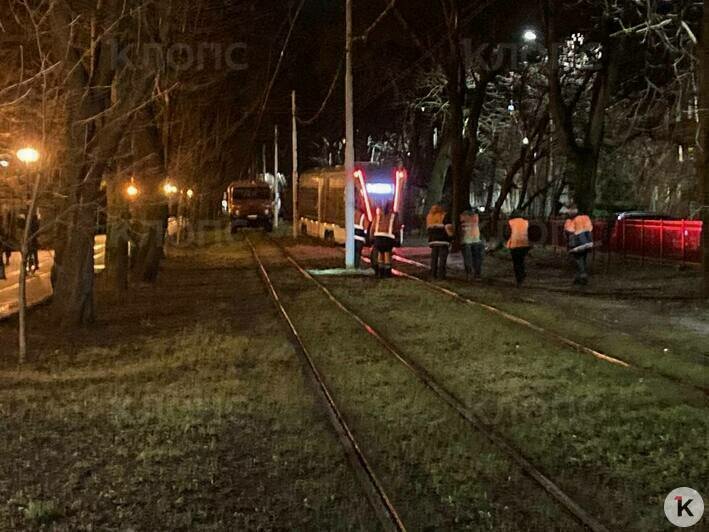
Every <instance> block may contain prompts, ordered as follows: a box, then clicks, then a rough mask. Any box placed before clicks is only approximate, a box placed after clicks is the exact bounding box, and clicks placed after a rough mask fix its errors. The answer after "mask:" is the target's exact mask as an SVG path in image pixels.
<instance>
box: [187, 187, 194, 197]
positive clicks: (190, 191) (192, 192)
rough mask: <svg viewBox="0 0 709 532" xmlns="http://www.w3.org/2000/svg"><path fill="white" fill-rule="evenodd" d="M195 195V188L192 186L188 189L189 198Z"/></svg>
mask: <svg viewBox="0 0 709 532" xmlns="http://www.w3.org/2000/svg"><path fill="white" fill-rule="evenodd" d="M193 197H194V190H192V189H191V188H188V189H187V199H192V198H193Z"/></svg>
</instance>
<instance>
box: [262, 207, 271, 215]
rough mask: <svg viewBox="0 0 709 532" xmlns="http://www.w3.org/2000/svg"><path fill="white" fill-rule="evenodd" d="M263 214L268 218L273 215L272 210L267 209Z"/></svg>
mask: <svg viewBox="0 0 709 532" xmlns="http://www.w3.org/2000/svg"><path fill="white" fill-rule="evenodd" d="M263 213H264V214H265V215H266V216H268V215H270V214H271V209H268V208H266V209H264V210H263Z"/></svg>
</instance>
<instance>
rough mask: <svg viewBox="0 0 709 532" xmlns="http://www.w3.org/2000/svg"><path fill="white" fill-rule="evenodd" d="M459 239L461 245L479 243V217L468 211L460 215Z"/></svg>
mask: <svg viewBox="0 0 709 532" xmlns="http://www.w3.org/2000/svg"><path fill="white" fill-rule="evenodd" d="M460 228H461V232H462V235H461V239H462V242H463V244H475V243H477V242H480V216H478V215H477V214H474V213H470V212H468V211H466V212H464V213H462V214H461V215H460Z"/></svg>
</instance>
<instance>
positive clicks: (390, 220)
mask: <svg viewBox="0 0 709 532" xmlns="http://www.w3.org/2000/svg"><path fill="white" fill-rule="evenodd" d="M395 218H396V214H394V213H389V214H384V213H382V211H381V210H377V216H376V217H375V218H374V236H385V237H388V238H396V235H395V234H394V221H395Z"/></svg>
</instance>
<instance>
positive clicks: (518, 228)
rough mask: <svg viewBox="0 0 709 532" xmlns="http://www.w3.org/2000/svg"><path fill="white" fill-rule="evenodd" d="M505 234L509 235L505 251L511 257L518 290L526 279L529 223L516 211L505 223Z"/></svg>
mask: <svg viewBox="0 0 709 532" xmlns="http://www.w3.org/2000/svg"><path fill="white" fill-rule="evenodd" d="M507 233H508V235H509V239H508V240H507V249H509V250H510V254H511V255H512V264H513V265H514V271H515V280H516V281H517V287H518V288H519V287H520V286H522V283H523V282H524V280H525V278H526V277H527V272H526V269H525V264H524V261H525V259H526V257H527V253H529V250H530V245H529V221H527V220H526V219H525V218H524V217H523V216H522V213H521V212H519V211H517V210H515V211H513V212H512V214H511V215H510V219H509V221H508V222H507Z"/></svg>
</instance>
